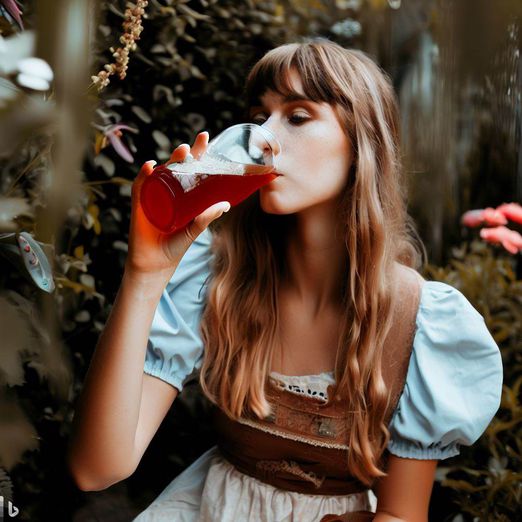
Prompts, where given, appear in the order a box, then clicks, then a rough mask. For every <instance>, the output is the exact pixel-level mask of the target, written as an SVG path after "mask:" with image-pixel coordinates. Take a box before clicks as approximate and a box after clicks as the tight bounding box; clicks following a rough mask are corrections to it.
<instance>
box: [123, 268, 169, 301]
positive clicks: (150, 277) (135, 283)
mask: <svg viewBox="0 0 522 522" xmlns="http://www.w3.org/2000/svg"><path fill="white" fill-rule="evenodd" d="M175 269H176V267H173V268H172V269H169V270H162V271H155V272H142V271H139V270H135V269H132V268H131V267H129V266H127V265H126V266H125V269H124V272H123V278H122V286H125V287H127V288H129V289H130V290H131V291H132V292H133V294H135V297H136V298H137V299H139V300H150V299H158V300H159V298H160V297H161V294H162V292H163V290H164V288H165V287H166V286H167V283H168V282H169V280H170V278H171V277H172V275H173V274H174V270H175Z"/></svg>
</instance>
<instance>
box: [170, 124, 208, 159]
mask: <svg viewBox="0 0 522 522" xmlns="http://www.w3.org/2000/svg"><path fill="white" fill-rule="evenodd" d="M208 139H209V134H208V132H207V131H205V132H200V133H199V134H198V135H197V136H196V139H195V140H194V145H193V146H192V149H191V148H190V145H188V143H182V144H181V145H179V146H177V147H176V148H175V149H174V152H172V154H171V155H170V158H169V161H168V162H167V163H176V162H180V161H184V160H185V158H186V157H187V155H188V154H192V156H194V157H195V158H196V159H197V158H199V157H200V156H201V154H203V152H205V150H206V149H207V145H208Z"/></svg>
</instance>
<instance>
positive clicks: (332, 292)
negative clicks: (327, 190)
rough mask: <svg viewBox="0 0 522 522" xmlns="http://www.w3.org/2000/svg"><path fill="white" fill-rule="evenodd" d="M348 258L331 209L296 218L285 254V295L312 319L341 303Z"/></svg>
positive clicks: (304, 213)
mask: <svg viewBox="0 0 522 522" xmlns="http://www.w3.org/2000/svg"><path fill="white" fill-rule="evenodd" d="M347 265H348V256H347V253H346V246H345V244H344V237H343V234H342V231H341V230H340V227H339V218H338V213H337V211H336V210H335V209H334V208H333V207H332V206H321V207H319V206H318V207H313V208H310V209H307V210H306V211H304V212H301V213H299V214H297V215H296V221H295V227H294V230H293V231H292V233H291V234H289V236H288V243H287V251H286V273H287V278H286V279H285V280H284V282H283V288H284V290H285V291H286V292H290V293H292V294H293V295H294V296H295V298H297V299H298V300H299V301H301V302H302V303H303V305H305V307H306V309H307V310H309V311H310V314H311V315H312V317H315V316H317V315H318V314H320V313H322V312H323V311H324V310H325V309H329V308H331V307H332V306H338V305H339V303H340V302H341V300H342V286H343V283H344V282H345V281H344V280H345V278H346V273H347Z"/></svg>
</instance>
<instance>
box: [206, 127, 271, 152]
mask: <svg viewBox="0 0 522 522" xmlns="http://www.w3.org/2000/svg"><path fill="white" fill-rule="evenodd" d="M238 127H243V128H244V127H251V128H253V129H255V130H256V131H259V132H261V134H264V135H265V139H266V138H268V139H267V140H266V141H267V143H268V146H269V147H270V150H271V151H272V154H273V156H278V155H279V154H281V143H280V141H279V140H278V139H277V138H276V136H275V134H274V133H273V132H272V131H271V130H269V129H267V128H266V127H263V126H262V125H259V124H257V123H251V122H246V123H236V124H235V125H231V126H230V127H227V128H226V129H223V130H222V131H221V132H220V133H219V134H217V135H216V136H214V137H213V138H212V139H211V140H210V141H209V142H208V146H209V147H210V146H211V144H212V142H213V141H214V140H216V139H217V138H219V137H220V136H221V135H222V134H223V133H225V132H228V131H229V130H231V129H235V128H238ZM270 140H272V141H273V142H275V144H276V145H277V149H278V152H277V153H274V147H273V145H272V143H271V142H270Z"/></svg>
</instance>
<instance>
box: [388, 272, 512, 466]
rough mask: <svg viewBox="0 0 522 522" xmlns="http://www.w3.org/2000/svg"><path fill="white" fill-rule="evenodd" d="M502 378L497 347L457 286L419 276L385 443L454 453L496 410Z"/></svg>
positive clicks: (429, 454)
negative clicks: (404, 367) (408, 348)
mask: <svg viewBox="0 0 522 522" xmlns="http://www.w3.org/2000/svg"><path fill="white" fill-rule="evenodd" d="M502 380H503V371H502V358H501V354H500V350H499V348H498V346H497V344H496V342H495V340H494V339H493V336H492V335H491V333H490V332H489V330H488V328H487V326H486V324H485V322H484V319H483V317H482V315H481V314H480V313H479V312H478V311H477V310H476V309H475V307H474V306H473V305H472V304H471V303H470V302H469V300H468V299H467V298H466V297H465V295H464V294H463V293H462V292H461V291H459V290H458V289H457V288H455V287H453V286H451V285H449V284H447V283H442V282H439V281H424V284H423V286H422V290H421V299H420V303H419V308H418V312H417V316H416V324H415V337H414V341H413V350H412V354H411V358H410V362H409V367H408V373H407V377H406V384H405V387H404V391H403V394H402V396H401V398H400V401H399V404H398V407H397V409H396V411H395V414H394V417H393V419H392V424H393V426H392V430H391V431H392V433H393V435H392V442H391V446H390V448H391V449H390V451H391V452H392V453H393V450H395V454H396V455H398V456H403V457H408V456H409V457H410V458H447V457H449V456H453V455H456V454H458V446H459V445H460V444H467V445H470V444H472V443H473V442H474V441H475V440H476V439H478V437H479V436H480V435H481V434H482V433H483V431H484V430H485V429H486V427H487V425H488V424H489V422H490V421H491V419H492V418H493V416H494V415H495V413H496V411H497V410H498V408H499V406H500V398H501V393H502ZM419 455H420V456H419Z"/></svg>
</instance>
